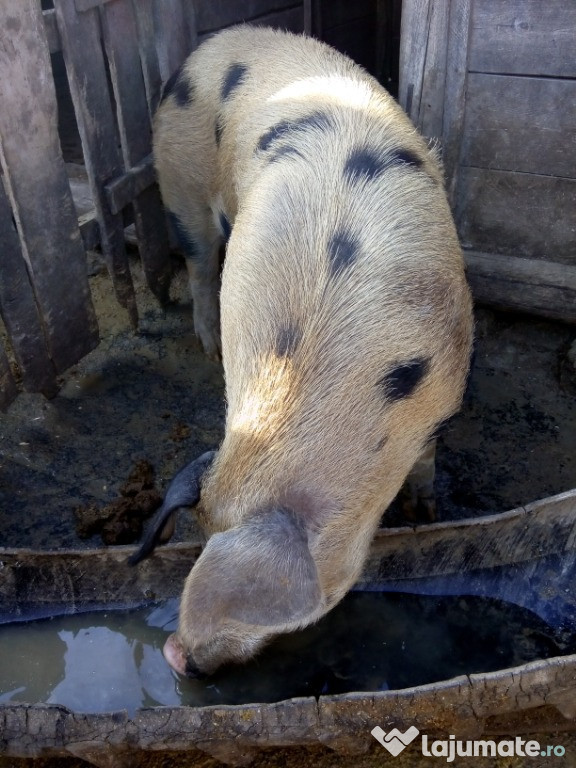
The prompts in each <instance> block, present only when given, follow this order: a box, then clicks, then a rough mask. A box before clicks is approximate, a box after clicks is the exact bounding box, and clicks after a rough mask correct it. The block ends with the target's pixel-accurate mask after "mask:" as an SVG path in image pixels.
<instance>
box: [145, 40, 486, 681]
mask: <svg viewBox="0 0 576 768" xmlns="http://www.w3.org/2000/svg"><path fill="white" fill-rule="evenodd" d="M154 154H155V163H156V168H157V172H158V179H159V183H160V187H161V191H162V196H163V199H164V202H165V204H166V207H167V209H168V211H169V216H170V218H171V219H172V222H173V225H174V229H175V231H176V232H177V234H178V236H179V239H180V242H181V246H182V248H183V250H184V252H185V254H186V258H187V265H188V271H189V278H190V288H191V292H192V297H193V301H194V324H195V329H196V332H197V334H198V336H199V337H200V340H201V342H202V344H203V346H204V349H205V350H206V352H207V353H208V354H209V355H210V356H212V357H217V356H219V355H220V354H221V356H222V361H223V365H224V372H225V378H226V398H227V415H226V431H225V436H224V439H223V442H222V445H221V446H220V449H219V451H218V453H217V455H216V456H213V455H211V454H207V455H204V456H202V457H200V458H199V459H197V460H196V461H194V462H192V464H190V465H189V466H188V467H185V468H184V470H182V472H181V473H180V474H179V475H178V476H177V477H176V478H175V479H174V481H173V482H172V485H171V487H170V488H169V491H168V494H167V497H166V500H165V502H164V505H163V507H162V508H161V510H160V512H159V514H158V516H157V518H156V519H155V521H154V523H153V525H152V528H151V530H150V532H149V535H148V539H147V540H146V541H145V542H144V544H143V546H142V549H141V550H140V552H139V553H137V554H136V556H135V557H134V558H133V560H134V561H137V560H138V559H141V558H142V557H144V556H145V555H146V554H147V553H148V552H149V551H151V549H152V548H153V546H154V544H155V543H156V540H157V539H158V538H159V536H160V535H161V531H162V529H163V528H164V526H165V523H166V522H167V521H168V519H169V518H170V516H171V515H172V513H173V512H174V511H175V510H176V509H177V508H178V507H179V506H194V505H197V508H196V511H197V516H198V521H199V523H200V526H201V528H202V530H203V531H204V534H205V536H206V540H207V543H206V546H205V548H204V550H203V552H202V554H201V556H200V558H199V559H198V561H197V562H196V564H195V565H194V567H193V568H192V570H191V571H190V574H189V575H188V577H187V579H186V583H185V585H184V591H183V594H182V600H181V607H180V617H179V626H178V630H177V632H176V633H175V634H174V635H172V636H171V637H170V638H169V640H168V641H167V643H166V646H165V655H166V658H167V659H168V661H169V663H170V664H171V665H172V666H173V667H174V669H176V670H177V671H178V672H181V673H185V674H188V675H191V676H194V675H200V674H209V673H212V672H213V671H214V670H215V669H217V668H218V667H219V666H220V665H222V664H224V663H226V662H230V661H242V660H244V659H248V658H250V657H251V656H253V655H254V654H255V653H256V652H257V651H258V650H259V649H260V648H261V647H262V645H263V644H265V643H266V642H267V641H268V640H269V639H270V638H272V637H273V636H274V635H277V634H279V633H283V632H289V631H292V630H295V629H298V628H300V627H304V626H306V625H308V624H310V623H312V622H315V621H317V620H318V619H319V618H320V617H321V616H322V615H323V614H325V613H326V612H327V611H329V610H330V609H331V608H332V607H334V605H336V603H338V601H339V600H340V599H341V598H342V597H343V596H344V595H345V594H346V592H347V591H348V590H349V589H350V587H351V586H352V585H353V584H354V582H355V581H356V580H357V579H358V577H359V575H360V573H361V570H362V566H363V563H364V561H365V558H366V555H367V552H368V548H369V545H370V541H371V539H372V537H373V534H374V531H375V529H376V527H377V526H378V522H379V520H380V517H381V515H382V513H383V512H384V511H385V510H386V508H387V507H388V506H389V505H390V503H391V502H392V501H393V499H394V498H395V497H396V495H397V494H398V492H399V490H400V488H401V487H402V485H403V483H404V481H405V479H406V477H407V476H409V475H410V477H411V478H412V483H411V484H409V486H408V487H409V489H410V490H409V493H408V504H409V505H410V504H413V503H415V502H416V501H417V497H418V495H420V496H423V497H424V500H425V503H428V504H429V506H430V508H431V505H432V502H431V499H430V486H431V475H432V473H433V438H434V435H435V432H436V429H437V427H438V425H439V424H441V423H442V422H443V421H444V420H445V419H447V418H448V417H449V416H450V415H451V414H453V413H454V412H455V411H456V410H457V409H458V407H459V404H460V401H461V397H462V393H463V389H464V385H465V380H466V374H467V369H468V364H469V354H470V346H471V335H472V315H471V302H470V295H469V291H468V288H467V285H466V281H465V277H464V270H463V262H462V255H461V251H460V248H459V245H458V240H457V237H456V232H455V230H454V225H453V222H452V218H451V215H450V210H449V207H448V204H447V201H446V196H445V192H444V188H443V178H442V172H441V169H440V167H439V164H438V162H437V159H436V157H435V155H434V153H433V152H432V151H431V150H430V149H429V148H428V146H427V144H426V143H425V142H424V140H423V139H422V138H421V137H420V136H419V135H418V134H417V132H416V131H415V129H414V127H413V126H412V124H411V123H410V121H409V120H408V118H407V117H406V116H405V114H404V113H403V111H402V110H401V109H400V107H399V106H398V105H397V104H396V103H395V101H394V100H393V99H392V98H391V97H390V96H389V95H388V93H387V92H386V91H385V90H384V89H383V88H382V87H381V86H380V85H379V84H378V82H377V81H376V80H374V79H373V78H372V77H370V76H369V75H368V74H367V73H366V72H364V71H363V70H362V69H361V68H360V67H358V66H357V65H356V64H354V63H353V62H352V61H351V60H350V59H348V58H346V57H345V56H343V55H341V54H340V53H337V52H336V51H334V50H333V49H331V48H330V47H328V46H327V45H325V44H323V43H321V42H318V41H316V40H313V39H310V38H306V37H301V36H296V35H292V34H288V33H284V32H280V31H277V30H272V29H266V28H252V27H250V26H241V27H236V28H232V29H230V30H227V31H224V32H221V33H220V34H218V35H216V36H214V37H212V38H211V39H210V40H209V41H207V42H205V43H204V44H203V45H201V46H200V47H199V48H198V49H197V50H196V51H195V52H194V53H193V54H192V55H191V56H190V57H189V59H188V60H187V61H186V62H185V63H184V65H183V66H182V68H181V69H180V70H179V71H178V72H177V73H175V75H174V76H173V77H172V78H171V80H170V81H169V83H168V84H167V87H166V89H165V92H164V97H163V102H162V104H161V106H160V108H159V110H158V113H157V115H156V119H155V138H154ZM226 239H227V246H226V260H225V264H224V268H223V273H222V280H221V288H220V278H219V270H220V267H219V258H218V251H219V248H220V246H221V244H222V242H223V241H224V240H226ZM218 302H220V308H219V306H218ZM420 458H422V459H423V461H421V462H420V464H419V463H418V462H419V459H420ZM411 470H412V472H411Z"/></svg>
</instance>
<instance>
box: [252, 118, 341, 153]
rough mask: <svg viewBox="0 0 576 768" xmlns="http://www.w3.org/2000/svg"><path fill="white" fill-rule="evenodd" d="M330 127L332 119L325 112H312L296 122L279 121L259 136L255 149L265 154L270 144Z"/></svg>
mask: <svg viewBox="0 0 576 768" xmlns="http://www.w3.org/2000/svg"><path fill="white" fill-rule="evenodd" d="M332 125H333V122H332V118H331V117H330V115H328V114H326V113H325V112H312V113H311V114H310V115H304V116H303V117H299V118H297V119H296V120H280V122H278V123H275V124H274V125H272V126H270V128H268V130H267V131H265V132H264V133H263V134H262V136H260V138H259V139H258V145H257V147H258V149H259V150H260V151H262V152H266V151H267V150H269V149H270V148H271V146H272V144H274V143H275V142H277V141H280V140H281V139H284V138H287V137H288V136H289V137H290V138H294V137H297V136H298V134H300V133H302V132H304V131H308V130H309V129H312V130H317V131H325V130H327V129H328V128H331V127H332Z"/></svg>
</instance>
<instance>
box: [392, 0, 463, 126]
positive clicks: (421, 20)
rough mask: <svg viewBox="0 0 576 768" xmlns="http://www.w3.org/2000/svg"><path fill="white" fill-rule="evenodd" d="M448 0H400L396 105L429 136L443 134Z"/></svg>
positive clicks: (448, 14)
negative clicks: (401, 0)
mask: <svg viewBox="0 0 576 768" xmlns="http://www.w3.org/2000/svg"><path fill="white" fill-rule="evenodd" d="M450 5H451V3H448V2H446V0H404V4H403V7H402V32H401V43H400V92H399V100H400V104H401V105H402V106H403V107H404V109H405V110H406V112H407V113H408V115H409V116H410V117H411V118H412V120H413V122H414V124H415V125H416V126H417V128H418V129H419V130H420V131H421V132H422V133H423V134H424V135H425V136H428V137H430V138H432V137H436V138H439V139H441V138H442V135H443V113H444V95H445V83H446V59H447V47H448V31H449V18H450Z"/></svg>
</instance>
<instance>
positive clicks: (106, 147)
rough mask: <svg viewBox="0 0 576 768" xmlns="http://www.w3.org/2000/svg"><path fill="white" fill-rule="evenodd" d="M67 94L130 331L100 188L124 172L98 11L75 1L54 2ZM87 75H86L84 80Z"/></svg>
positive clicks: (117, 224) (115, 236) (134, 318)
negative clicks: (79, 6) (80, 8)
mask: <svg viewBox="0 0 576 768" xmlns="http://www.w3.org/2000/svg"><path fill="white" fill-rule="evenodd" d="M55 9H56V15H57V19H58V26H59V29H60V36H61V39H62V51H63V54H64V60H65V62H66V70H67V73H68V80H69V82H70V91H71V94H72V100H73V102H74V109H75V111H76V119H77V121H78V129H79V131H80V136H81V137H82V146H83V150H84V159H85V162H86V169H87V171H88V176H89V179H90V186H91V188H92V194H93V196H94V205H95V208H96V214H97V217H98V222H99V225H100V237H101V244H102V250H103V253H104V257H105V259H106V263H107V265H108V270H109V272H110V275H111V278H112V283H113V285H114V290H115V293H116V297H117V299H118V301H119V303H120V304H121V305H122V306H123V307H125V308H126V310H127V311H128V314H129V316H130V320H131V322H132V325H133V326H134V327H137V325H138V310H137V306H136V296H135V293H134V285H133V283H132V276H131V274H130V267H129V263H128V256H127V253H126V248H125V245H124V222H123V218H122V215H121V214H119V213H118V214H113V213H112V212H111V211H110V210H109V208H108V201H107V199H106V195H105V193H104V184H106V183H107V182H109V181H110V179H112V178H115V177H116V176H119V175H121V174H122V173H123V172H124V167H123V163H122V157H121V154H120V150H119V148H118V145H119V143H120V142H119V137H118V131H117V129H116V122H115V121H116V118H115V114H114V109H113V105H112V101H111V96H110V93H109V91H108V81H107V73H106V66H105V62H104V56H103V52H102V46H101V43H100V24H99V17H98V11H97V10H91V11H87V12H85V13H81V14H78V13H77V12H76V8H75V6H74V0H55ZM87 73H90V77H87Z"/></svg>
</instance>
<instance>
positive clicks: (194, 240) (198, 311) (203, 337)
mask: <svg viewBox="0 0 576 768" xmlns="http://www.w3.org/2000/svg"><path fill="white" fill-rule="evenodd" d="M168 217H169V219H170V222H171V225H172V229H173V231H174V234H175V236H176V238H177V240H178V245H179V246H180V249H181V250H182V252H183V253H184V256H185V257H186V269H187V270H188V282H189V285H190V293H191V294H192V301H193V304H194V330H195V332H196V335H197V336H198V338H199V339H200V342H201V343H202V346H203V348H204V351H205V352H206V354H207V356H208V357H209V358H211V359H212V360H218V359H219V358H220V357H221V352H222V345H221V341H220V308H219V304H218V293H219V289H220V257H219V251H220V246H221V244H222V241H223V238H222V235H221V233H220V231H219V230H218V229H217V227H216V225H215V224H214V222H213V221H212V212H211V210H210V209H209V208H205V209H202V208H200V207H198V208H197V209H196V210H194V207H193V206H190V208H189V209H188V210H187V211H186V212H185V214H182V215H178V214H176V213H174V212H173V211H171V212H170V213H169V214H168Z"/></svg>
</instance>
